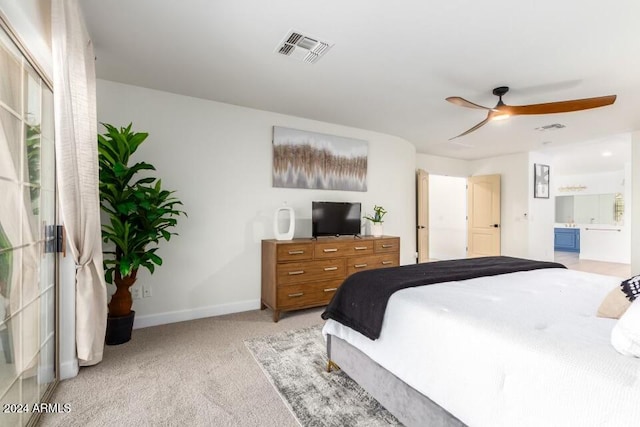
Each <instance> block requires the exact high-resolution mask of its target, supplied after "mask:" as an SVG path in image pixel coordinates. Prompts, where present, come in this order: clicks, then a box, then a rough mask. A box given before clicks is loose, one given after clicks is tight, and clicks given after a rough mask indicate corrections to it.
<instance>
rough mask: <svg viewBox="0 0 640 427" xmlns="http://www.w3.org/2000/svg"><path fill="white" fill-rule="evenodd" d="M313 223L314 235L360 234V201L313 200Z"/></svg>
mask: <svg viewBox="0 0 640 427" xmlns="http://www.w3.org/2000/svg"><path fill="white" fill-rule="evenodd" d="M311 225H312V227H311V228H312V233H313V237H318V236H347V235H354V236H357V235H359V234H360V230H361V214H360V203H348V202H312V204H311Z"/></svg>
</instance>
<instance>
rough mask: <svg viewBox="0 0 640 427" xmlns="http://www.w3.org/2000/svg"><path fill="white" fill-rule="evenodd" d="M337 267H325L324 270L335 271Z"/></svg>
mask: <svg viewBox="0 0 640 427" xmlns="http://www.w3.org/2000/svg"><path fill="white" fill-rule="evenodd" d="M337 269H338V267H325V268H324V271H336V270H337Z"/></svg>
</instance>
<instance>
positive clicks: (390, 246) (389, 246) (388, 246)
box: [382, 245, 393, 249]
mask: <svg viewBox="0 0 640 427" xmlns="http://www.w3.org/2000/svg"><path fill="white" fill-rule="evenodd" d="M382 247H383V248H385V249H386V248H392V247H393V245H382Z"/></svg>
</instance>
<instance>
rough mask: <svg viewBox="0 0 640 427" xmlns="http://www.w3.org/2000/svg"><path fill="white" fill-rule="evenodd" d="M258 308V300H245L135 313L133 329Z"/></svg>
mask: <svg viewBox="0 0 640 427" xmlns="http://www.w3.org/2000/svg"><path fill="white" fill-rule="evenodd" d="M259 308H260V300H259V299H256V300H247V301H240V302H234V303H229V304H218V305H211V306H208V307H200V308H194V309H191V310H180V311H169V312H166V313H158V314H147V315H143V316H138V315H136V318H135V320H134V321H133V329H141V328H148V327H150V326H158V325H166V324H169V323H176V322H184V321H186V320H195V319H202V318H205V317H212V316H221V315H223V314H231V313H240V312H243V311H250V310H257V309H259Z"/></svg>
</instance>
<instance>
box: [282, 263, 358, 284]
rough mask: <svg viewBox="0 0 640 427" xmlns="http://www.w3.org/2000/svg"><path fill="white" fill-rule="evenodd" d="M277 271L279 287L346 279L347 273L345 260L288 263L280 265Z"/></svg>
mask: <svg viewBox="0 0 640 427" xmlns="http://www.w3.org/2000/svg"><path fill="white" fill-rule="evenodd" d="M276 270H277V273H276V275H277V281H278V286H280V285H288V284H293V283H303V282H311V281H315V280H330V279H344V277H345V275H346V271H347V270H346V263H345V260H344V259H326V260H320V261H307V262H287V263H282V264H278V266H277V268H276Z"/></svg>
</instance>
